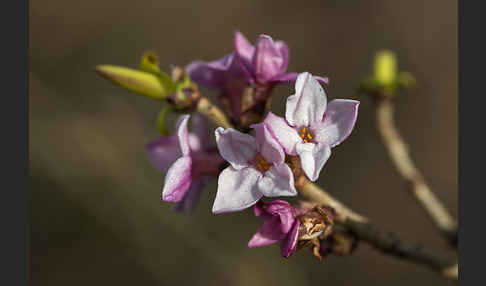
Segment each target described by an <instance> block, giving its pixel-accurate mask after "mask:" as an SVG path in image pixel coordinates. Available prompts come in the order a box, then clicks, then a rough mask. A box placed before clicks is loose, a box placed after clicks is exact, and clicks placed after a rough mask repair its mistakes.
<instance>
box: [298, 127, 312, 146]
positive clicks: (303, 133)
mask: <svg viewBox="0 0 486 286" xmlns="http://www.w3.org/2000/svg"><path fill="white" fill-rule="evenodd" d="M299 136H300V138H302V140H304V143H309V142H312V139H314V136H313V135H312V133H311V131H310V130H309V128H307V127H302V128H301V129H300V131H299Z"/></svg>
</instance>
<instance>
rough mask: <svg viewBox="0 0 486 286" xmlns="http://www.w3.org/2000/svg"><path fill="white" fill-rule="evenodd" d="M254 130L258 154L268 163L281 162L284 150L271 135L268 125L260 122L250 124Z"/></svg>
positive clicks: (283, 158)
mask: <svg viewBox="0 0 486 286" xmlns="http://www.w3.org/2000/svg"><path fill="white" fill-rule="evenodd" d="M250 127H251V128H253V129H254V130H255V138H256V140H257V142H258V145H259V147H260V148H259V149H260V154H262V156H263V157H264V158H265V160H267V161H268V162H269V163H276V164H282V163H283V162H284V160H285V154H284V150H283V149H282V146H280V143H279V142H278V141H277V140H276V139H275V137H273V135H272V133H271V132H270V130H269V129H268V126H267V125H266V124H265V123H264V122H262V123H258V124H253V125H251V126H250Z"/></svg>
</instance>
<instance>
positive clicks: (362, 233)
mask: <svg viewBox="0 0 486 286" xmlns="http://www.w3.org/2000/svg"><path fill="white" fill-rule="evenodd" d="M197 111H198V112H200V113H202V114H203V115H205V116H206V117H208V118H209V119H211V120H212V121H213V122H214V123H216V125H218V126H221V127H224V128H232V126H231V124H230V123H229V121H228V119H227V117H226V116H225V115H224V113H223V112H222V111H221V110H220V109H219V108H217V107H216V106H213V105H212V104H211V102H210V101H209V100H208V99H207V98H205V97H202V98H201V99H200V100H199V102H198V105H197ZM295 186H296V187H297V189H298V190H299V193H300V194H301V195H302V196H304V197H306V198H307V199H309V200H311V201H313V202H315V203H318V204H321V205H326V206H330V207H332V208H333V209H334V211H335V213H336V217H335V221H336V222H338V223H340V224H342V225H343V226H344V227H346V228H347V229H349V230H350V231H351V232H352V233H353V234H354V235H355V236H356V237H357V238H358V239H359V240H362V241H364V242H366V243H368V244H370V245H371V246H373V247H374V248H375V249H377V250H378V251H381V252H382V253H384V254H387V255H391V256H394V257H397V258H400V259H403V260H407V261H410V262H414V263H417V264H420V265H424V266H426V267H429V268H430V269H432V270H434V271H436V272H438V273H440V274H441V275H443V276H444V277H447V278H450V279H454V280H457V279H458V275H457V263H449V262H448V261H445V260H443V259H439V258H437V257H434V256H432V255H430V254H429V253H427V252H425V251H424V250H423V249H422V248H421V247H419V246H417V245H408V244H404V243H402V242H400V240H399V239H398V238H397V237H398V236H396V235H394V234H392V233H387V232H382V231H380V230H379V229H378V228H377V227H375V226H374V225H372V224H371V223H370V222H369V220H368V218H366V217H365V216H363V215H360V214H358V213H356V212H355V211H353V210H352V209H350V208H348V207H347V206H345V205H344V204H343V203H341V202H340V201H339V200H337V199H336V198H334V197H333V196H331V195H330V194H329V193H327V192H326V191H325V190H323V189H322V188H320V187H319V186H317V185H315V184H313V183H312V182H310V181H309V180H308V179H307V178H306V177H305V176H300V177H299V178H298V179H297V180H296V184H295Z"/></svg>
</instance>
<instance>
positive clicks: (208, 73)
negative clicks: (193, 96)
mask: <svg viewBox="0 0 486 286" xmlns="http://www.w3.org/2000/svg"><path fill="white" fill-rule="evenodd" d="M233 61H234V53H231V54H229V55H226V56H224V57H222V58H220V59H218V60H215V61H211V62H203V61H194V62H192V63H190V64H189V65H187V67H186V68H185V71H186V73H187V74H188V75H189V77H190V78H191V80H192V81H194V82H196V83H198V84H199V85H202V86H205V87H211V88H222V87H223V85H224V81H225V79H226V76H227V72H228V70H229V69H230V67H231V66H232V64H233Z"/></svg>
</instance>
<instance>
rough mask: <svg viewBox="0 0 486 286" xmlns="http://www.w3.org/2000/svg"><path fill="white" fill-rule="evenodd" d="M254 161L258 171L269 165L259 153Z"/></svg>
mask: <svg viewBox="0 0 486 286" xmlns="http://www.w3.org/2000/svg"><path fill="white" fill-rule="evenodd" d="M255 163H256V166H257V168H258V170H259V171H260V172H266V171H268V169H270V167H271V165H270V163H268V162H267V160H265V158H263V156H262V155H260V154H258V155H257V156H256V158H255Z"/></svg>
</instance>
